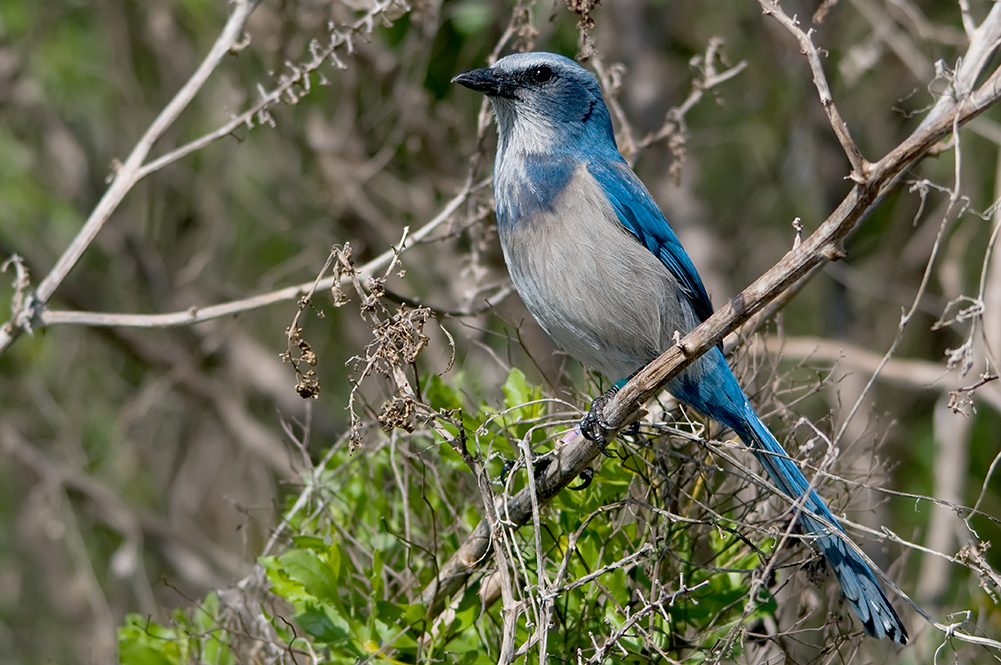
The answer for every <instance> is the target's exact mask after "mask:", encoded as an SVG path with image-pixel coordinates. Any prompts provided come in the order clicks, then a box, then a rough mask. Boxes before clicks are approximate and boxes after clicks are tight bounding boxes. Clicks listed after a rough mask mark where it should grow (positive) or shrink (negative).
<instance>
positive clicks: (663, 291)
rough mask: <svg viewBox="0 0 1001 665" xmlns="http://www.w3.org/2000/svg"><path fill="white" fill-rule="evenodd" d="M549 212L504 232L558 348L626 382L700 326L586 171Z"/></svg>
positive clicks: (515, 276) (515, 267) (519, 284)
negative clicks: (676, 337) (676, 338)
mask: <svg viewBox="0 0 1001 665" xmlns="http://www.w3.org/2000/svg"><path fill="white" fill-rule="evenodd" d="M558 196H559V199H558V200H556V201H554V202H553V205H552V206H550V207H549V208H548V209H546V210H537V211H534V213H533V214H531V215H530V216H522V217H519V218H517V219H511V220H509V222H508V223H506V224H502V225H501V228H500V238H501V245H502V247H503V250H504V258H505V261H506V262H507V265H508V270H509V271H510V273H511V279H512V280H513V281H514V285H515V287H516V288H517V289H518V293H519V294H520V295H521V298H522V300H524V302H525V305H526V306H527V307H528V309H529V311H530V312H531V313H532V315H533V316H534V317H535V319H536V320H537V321H538V322H539V324H540V325H541V326H542V327H543V328H544V329H545V330H546V332H547V333H549V335H550V337H552V338H553V340H554V341H555V342H556V344H557V345H558V346H560V348H562V349H563V350H565V351H566V352H567V353H569V354H570V355H572V356H574V357H575V358H577V359H578V360H580V361H581V362H583V363H584V364H585V365H587V366H589V367H591V368H592V369H596V370H598V371H599V372H601V373H602V374H604V375H605V376H606V377H607V378H609V379H611V380H613V381H618V380H619V379H623V378H626V377H627V376H629V375H630V374H632V373H633V372H635V371H636V370H637V369H639V368H641V367H642V366H643V365H645V364H646V363H648V362H649V361H651V360H653V359H654V358H655V357H657V356H658V355H660V353H661V352H663V351H664V350H665V349H667V348H668V347H669V346H670V345H671V343H672V342H673V337H674V333H675V331H678V332H680V333H681V334H685V333H687V332H688V331H689V330H691V329H692V328H693V327H695V325H696V324H697V321H696V317H695V314H694V312H692V311H691V308H690V307H688V306H687V304H686V301H685V300H684V298H683V296H682V294H681V293H680V290H679V287H678V282H677V280H676V279H675V278H674V277H673V276H672V275H671V273H670V272H669V271H668V270H667V268H666V267H665V266H664V265H663V264H662V263H661V262H660V261H659V260H658V259H657V258H656V257H655V256H654V255H653V254H652V253H650V252H649V251H648V250H647V249H646V248H645V247H644V246H643V245H642V244H641V243H640V242H639V241H638V240H637V239H636V238H635V237H634V236H633V235H632V234H630V233H629V232H628V231H627V230H626V229H625V227H623V226H622V224H620V223H619V221H618V219H617V218H616V216H615V211H614V210H613V209H612V206H611V205H610V204H609V202H608V200H607V199H606V197H605V195H604V193H603V192H602V191H601V187H600V185H599V184H598V183H597V182H596V181H595V180H594V178H593V177H592V176H591V175H590V174H589V173H588V172H587V171H586V169H585V168H583V167H581V168H579V169H578V170H577V171H576V172H575V174H574V177H573V178H572V179H571V181H570V183H569V184H568V185H567V186H566V187H565V188H564V189H563V191H562V192H561V193H560V194H559V195H558Z"/></svg>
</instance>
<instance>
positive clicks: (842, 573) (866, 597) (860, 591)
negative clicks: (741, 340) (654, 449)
mask: <svg viewBox="0 0 1001 665" xmlns="http://www.w3.org/2000/svg"><path fill="white" fill-rule="evenodd" d="M748 421H749V422H748V423H747V425H748V427H747V428H741V429H744V430H745V431H740V429H738V430H737V434H738V435H739V436H740V438H741V439H743V440H744V442H745V443H747V444H748V445H750V446H751V447H752V448H753V449H754V452H755V456H756V457H757V458H758V460H759V461H760V462H761V464H762V466H764V467H765V470H766V471H767V473H768V475H769V477H770V478H771V479H772V482H774V483H775V484H776V485H778V487H779V488H780V489H781V490H782V491H783V492H784V493H785V494H786V495H788V496H790V497H791V498H794V499H797V498H799V497H802V496H803V494H804V493H805V492H806V491H807V490H808V488H809V482H808V481H807V479H806V477H805V476H804V475H803V472H802V471H800V470H799V467H798V466H797V465H796V463H795V462H793V461H792V460H791V459H789V457H788V455H787V454H786V452H785V451H784V450H783V449H782V446H781V445H780V444H779V442H778V441H777V440H776V439H775V437H774V436H773V435H772V433H771V432H770V431H769V430H768V428H767V427H765V425H764V423H762V422H761V420H760V419H759V418H758V417H757V415H756V414H755V413H754V412H753V411H750V417H749V418H748ZM803 508H804V514H803V515H801V516H800V518H799V521H800V524H801V525H802V526H803V528H804V529H805V530H806V531H807V532H809V533H810V534H812V535H815V536H818V538H816V540H815V541H814V542H815V543H816V546H817V547H818V548H819V549H820V551H821V553H822V554H823V555H824V558H825V559H827V563H828V564H829V565H830V566H831V569H832V571H833V572H834V576H835V577H836V578H837V579H838V582H840V583H841V588H842V590H843V591H844V594H845V597H846V598H847V599H848V602H849V603H850V604H851V606H852V609H853V610H854V611H855V615H856V616H858V618H859V620H860V621H861V622H862V626H863V627H864V628H865V631H866V632H867V633H868V634H870V635H872V636H873V637H877V638H881V639H882V638H888V639H891V640H893V641H894V642H898V643H900V644H906V643H907V630H906V629H905V628H904V624H903V622H902V621H901V620H900V617H899V616H897V613H896V612H895V611H894V609H893V606H892V605H891V604H890V601H889V599H888V598H887V597H886V594H884V593H883V590H882V589H881V588H880V586H879V582H877V581H876V576H875V574H873V572H872V570H871V569H870V568H869V566H868V564H866V562H865V560H864V559H863V558H862V557H861V556H860V555H859V553H858V552H856V551H855V549H854V548H853V547H852V546H851V545H850V544H849V543H848V542H846V540H845V538H846V536H843V534H844V529H842V528H841V525H840V524H838V521H837V519H835V517H834V515H833V514H831V511H830V510H829V509H828V507H827V505H826V504H825V503H824V501H823V500H822V499H821V498H820V497H819V496H818V495H817V493H816V492H815V491H813V490H809V494H808V495H807V497H806V500H805V501H804V502H803ZM806 513H813V514H816V515H819V516H820V517H822V518H823V519H824V520H826V521H827V522H829V523H830V524H831V525H832V526H833V527H834V529H832V528H831V527H829V526H827V525H825V524H823V523H822V522H821V521H820V520H817V519H815V518H813V517H811V516H810V515H808V514H806Z"/></svg>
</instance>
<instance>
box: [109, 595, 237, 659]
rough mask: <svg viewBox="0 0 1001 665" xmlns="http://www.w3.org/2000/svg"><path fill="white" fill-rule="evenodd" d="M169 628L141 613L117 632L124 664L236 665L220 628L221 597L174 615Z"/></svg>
mask: <svg viewBox="0 0 1001 665" xmlns="http://www.w3.org/2000/svg"><path fill="white" fill-rule="evenodd" d="M172 619H173V621H172V622H171V624H170V625H169V626H167V625H161V624H158V623H155V622H153V621H150V620H149V619H147V618H144V617H142V616H139V615H138V614H130V615H128V616H127V617H125V625H123V626H122V627H121V628H119V629H118V657H119V661H120V663H121V665H187V664H188V663H204V664H205V665H236V663H238V662H239V660H238V659H237V657H236V655H235V654H234V653H233V652H232V650H231V649H230V634H229V632H228V631H226V630H223V629H221V628H219V623H220V618H219V598H218V596H216V595H215V594H209V595H208V596H206V597H205V599H204V600H203V601H202V602H201V604H200V605H198V606H196V607H193V608H191V609H188V610H177V611H176V612H174V614H173V617H172Z"/></svg>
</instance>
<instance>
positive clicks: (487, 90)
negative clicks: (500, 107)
mask: <svg viewBox="0 0 1001 665" xmlns="http://www.w3.org/2000/svg"><path fill="white" fill-rule="evenodd" d="M452 83H458V84H459V85H462V86H465V87H467V88H469V89H470V90H475V91H476V92H482V93H483V94H484V95H487V96H488V97H504V98H506V99H514V98H515V97H514V92H515V90H516V89H517V86H516V85H515V84H514V82H513V81H512V80H511V76H510V75H509V74H506V73H504V72H501V71H498V70H496V69H489V68H486V69H473V70H471V71H468V72H462V73H461V74H458V75H456V76H455V78H453V79H452Z"/></svg>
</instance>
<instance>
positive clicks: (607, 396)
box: [580, 386, 619, 457]
mask: <svg viewBox="0 0 1001 665" xmlns="http://www.w3.org/2000/svg"><path fill="white" fill-rule="evenodd" d="M618 390H619V389H618V388H617V387H614V386H613V387H612V388H610V389H609V390H607V391H606V392H605V393H604V394H603V395H602V396H601V397H599V398H598V399H596V400H594V401H593V402H591V408H590V409H589V410H588V412H587V415H586V416H584V418H583V419H582V420H581V421H580V433H581V434H583V435H584V438H585V439H587V440H588V441H593V442H594V443H596V444H598V448H599V449H600V450H601V454H602V455H604V456H605V457H615V455H613V454H612V453H610V452H608V433H609V432H611V431H612V428H611V427H609V426H608V423H607V422H605V417H604V411H605V405H606V404H608V402H609V401H610V400H611V399H612V397H614V396H615V393H616V392H618Z"/></svg>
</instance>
